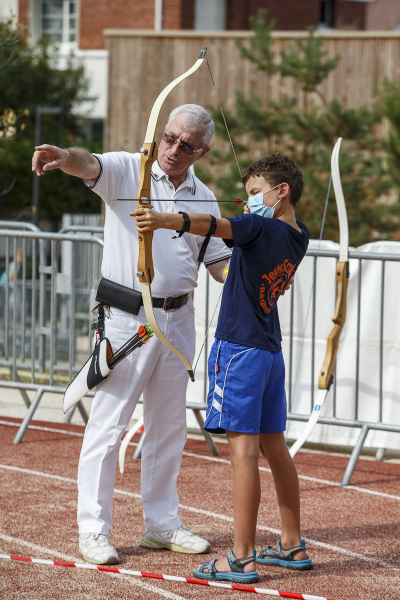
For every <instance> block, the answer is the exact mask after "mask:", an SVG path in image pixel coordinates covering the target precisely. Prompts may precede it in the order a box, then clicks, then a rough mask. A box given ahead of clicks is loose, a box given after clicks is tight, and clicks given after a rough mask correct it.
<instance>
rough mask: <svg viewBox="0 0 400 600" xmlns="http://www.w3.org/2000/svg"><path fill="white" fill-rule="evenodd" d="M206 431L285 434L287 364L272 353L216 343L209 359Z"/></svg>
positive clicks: (237, 345)
mask: <svg viewBox="0 0 400 600" xmlns="http://www.w3.org/2000/svg"><path fill="white" fill-rule="evenodd" d="M208 377H209V383H210V387H209V392H208V398H207V404H208V407H207V417H206V421H205V423H204V429H205V430H206V431H209V432H210V433H225V430H226V429H227V430H228V431H238V432H242V433H254V434H260V433H281V432H282V431H285V429H286V413H287V409H286V393H285V364H284V362H283V356H282V351H281V352H268V350H261V349H260V348H249V347H248V346H241V345H239V344H231V343H230V342H225V341H221V340H217V339H216V340H215V341H214V344H213V347H212V348H211V352H210V357H209V359H208Z"/></svg>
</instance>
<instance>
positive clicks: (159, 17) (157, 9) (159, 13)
mask: <svg viewBox="0 0 400 600" xmlns="http://www.w3.org/2000/svg"><path fill="white" fill-rule="evenodd" d="M162 25H163V0H154V31H161V30H162V28H163V27H162Z"/></svg>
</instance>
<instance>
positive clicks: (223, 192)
mask: <svg viewBox="0 0 400 600" xmlns="http://www.w3.org/2000/svg"><path fill="white" fill-rule="evenodd" d="M252 27H253V30H254V33H255V35H254V37H252V38H250V40H249V43H248V44H242V43H240V44H239V47H240V51H241V54H242V56H243V57H244V58H245V59H247V60H250V61H252V62H253V63H254V64H255V65H256V67H257V70H258V71H264V72H266V73H267V74H268V75H275V74H280V76H281V77H282V78H283V80H284V78H291V79H292V80H295V82H297V84H298V87H299V89H300V90H301V92H300V91H299V93H297V94H296V95H295V96H294V97H293V96H288V95H283V96H282V97H281V98H280V99H279V101H276V100H265V99H264V98H260V97H259V96H253V97H251V98H246V97H245V96H244V95H243V94H242V93H241V92H237V94H236V110H235V112H234V114H232V113H227V114H226V115H225V116H226V120H227V124H228V127H229V129H230V133H231V136H232V137H233V139H234V140H235V146H236V150H237V154H238V155H239V157H240V160H239V162H240V168H241V170H243V169H244V168H245V167H247V166H248V165H249V164H250V163H251V162H253V161H254V160H256V159H257V158H258V157H261V156H264V155H266V154H271V153H273V152H281V153H285V154H288V155H289V156H291V157H292V158H293V160H295V161H296V162H297V164H298V165H299V166H300V168H301V169H302V171H303V175H304V179H305V184H306V185H305V191H304V195H303V197H302V199H301V201H300V202H299V205H298V207H297V209H296V217H297V219H299V220H301V221H304V222H305V223H306V224H307V226H308V227H309V230H310V234H311V237H313V238H317V237H319V232H320V227H321V220H322V214H323V210H324V202H325V198H326V194H327V190H328V184H329V178H330V159H331V152H332V149H333V146H334V144H335V142H336V140H337V139H338V137H342V138H343V140H344V142H343V145H342V149H341V152H340V171H341V177H342V184H343V190H344V196H345V199H346V206H347V212H348V218H349V229H350V243H351V245H354V246H358V245H361V244H363V243H365V242H367V241H373V240H376V239H390V238H391V237H393V235H394V232H395V231H396V229H397V227H398V225H397V219H393V218H392V217H393V215H395V214H396V215H397V213H398V206H397V204H396V205H391V206H388V205H386V204H385V203H383V202H382V201H379V198H381V197H382V196H383V195H384V194H387V193H388V192H389V191H390V188H391V186H392V183H391V181H390V178H389V177H388V173H387V169H386V167H385V161H384V156H383V155H382V146H381V142H380V141H379V140H378V139H377V138H376V137H375V136H374V127H375V125H376V124H377V123H378V122H379V121H380V120H381V119H382V110H381V109H380V108H379V106H377V105H375V104H374V105H372V106H371V105H369V106H364V107H362V108H361V109H359V110H354V109H346V108H344V107H343V106H341V104H340V103H339V102H338V101H337V100H332V101H330V102H328V101H327V99H326V98H325V97H324V95H323V94H322V92H321V89H320V84H321V83H322V82H323V81H324V80H325V79H326V77H327V76H328V75H329V74H330V73H331V72H332V71H333V70H334V69H335V68H336V66H337V64H338V62H339V61H340V57H339V56H335V57H329V56H328V55H327V51H326V49H325V48H324V45H323V39H322V38H321V37H318V36H316V35H315V33H314V31H313V30H312V28H310V29H309V30H308V35H307V37H306V39H304V38H303V39H296V40H294V41H293V42H292V43H291V44H289V47H288V48H287V49H286V50H285V51H283V52H281V53H279V54H278V53H277V52H276V51H275V50H274V40H273V37H272V35H271V34H272V30H273V23H272V22H271V23H269V24H268V23H267V24H266V13H265V11H260V12H259V14H258V16H257V17H256V18H255V19H253V21H252ZM397 93H398V90H397ZM395 96H396V94H395V93H394V92H393V95H392V96H388V100H387V102H389V101H390V102H392V103H393V104H394V103H395V102H396V99H395ZM396 111H397V112H394V111H393V114H396V115H397V117H396V118H397V120H398V121H397V122H398V125H400V108H399V103H398V101H397V106H396ZM213 117H214V119H215V121H216V132H217V136H219V137H221V138H223V139H225V140H227V134H226V131H225V127H224V124H223V121H222V119H221V116H220V114H219V111H218V110H215V111H213ZM397 131H398V132H399V131H400V128H398V130H397ZM390 140H391V141H390ZM387 143H388V148H389V144H390V147H391V148H392V153H393V156H395V154H394V152H395V150H394V148H396V149H397V152H398V154H397V155H396V156H397V167H398V165H399V161H398V159H399V156H400V136H398V137H397V138H389V139H388V142H387ZM255 144H256V146H255ZM210 160H211V161H212V162H213V163H214V164H216V165H220V166H221V167H223V175H221V176H220V177H218V178H216V180H215V181H213V183H214V184H215V185H216V186H217V187H218V189H219V195H220V197H221V199H225V200H227V199H232V198H235V197H237V196H240V197H241V198H242V199H245V197H246V195H245V193H244V190H243V186H242V185H241V184H240V183H239V176H238V170H237V167H236V165H235V163H234V161H233V158H232V152H231V150H228V151H226V152H214V153H213V154H212V156H211V159H210ZM393 168H394V167H393ZM397 173H398V175H399V177H400V171H397ZM200 174H201V176H204V172H203V171H201V173H200ZM331 200H334V193H333V190H332V192H331ZM227 206H228V207H229V208H226V207H227ZM222 210H224V212H225V214H231V215H232V214H239V212H240V209H238V208H237V207H236V206H235V205H233V206H231V205H224V206H223V208H222ZM338 236H339V229H338V221H337V211H336V203H335V202H334V201H333V202H330V206H329V210H328V214H327V220H326V224H325V231H324V238H327V239H332V240H336V241H338Z"/></svg>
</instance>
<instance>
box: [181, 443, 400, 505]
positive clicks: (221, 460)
mask: <svg viewBox="0 0 400 600" xmlns="http://www.w3.org/2000/svg"><path fill="white" fill-rule="evenodd" d="M183 455H184V456H190V457H192V458H202V459H204V460H211V461H213V462H219V463H224V464H228V465H230V464H231V463H230V461H229V460H227V459H226V458H217V457H215V456H207V455H203V454H194V453H193V452H184V453H183ZM258 468H259V470H260V471H264V472H265V473H272V471H271V469H268V467H260V466H259V467H258ZM298 478H299V479H304V480H305V481H312V482H313V483H320V484H324V485H331V486H333V487H338V488H341V489H342V490H352V491H353V492H363V493H364V494H372V495H373V496H381V497H383V498H390V499H391V500H400V496H393V495H392V494H386V493H385V492H376V491H375V490H368V489H365V488H361V487H357V486H356V485H345V486H342V485H340V483H337V482H336V481H329V480H328V479H317V477H309V476H308V475H299V474H298Z"/></svg>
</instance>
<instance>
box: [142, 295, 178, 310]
mask: <svg viewBox="0 0 400 600" xmlns="http://www.w3.org/2000/svg"><path fill="white" fill-rule="evenodd" d="M189 295H190V294H183V296H167V297H166V298H154V297H152V298H151V299H152V301H153V307H154V308H162V309H164V310H176V309H177V308H182V306H185V304H187V303H188V300H189ZM141 306H143V300H142V303H141Z"/></svg>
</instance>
